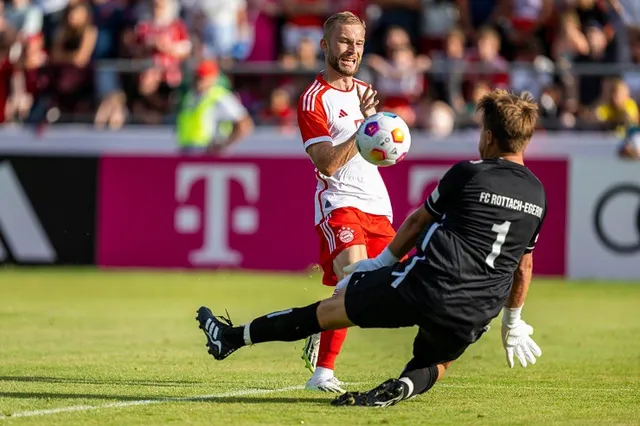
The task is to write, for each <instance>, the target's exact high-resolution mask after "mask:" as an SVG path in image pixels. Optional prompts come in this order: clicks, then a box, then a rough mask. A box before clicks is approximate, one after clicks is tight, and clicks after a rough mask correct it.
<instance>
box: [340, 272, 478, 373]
mask: <svg viewBox="0 0 640 426" xmlns="http://www.w3.org/2000/svg"><path fill="white" fill-rule="evenodd" d="M394 270H395V269H394V267H387V268H382V269H378V270H376V271H371V272H365V273H354V274H353V277H352V278H351V280H350V281H349V284H348V285H347V288H346V293H345V299H344V304H345V310H346V312H347V317H348V318H349V320H350V321H351V322H352V323H354V324H355V325H357V326H358V327H360V328H400V327H412V326H414V325H417V326H419V327H420V329H419V331H418V334H417V335H416V337H415V339H414V342H413V355H414V359H415V361H417V362H419V363H420V364H421V365H423V366H424V367H429V366H432V365H436V364H440V363H442V362H447V361H454V360H455V359H457V358H459V357H460V355H462V354H463V353H464V351H465V350H466V349H467V347H469V345H470V343H469V342H468V341H466V340H464V339H462V338H460V337H459V336H458V335H456V334H455V333H454V332H453V331H452V330H449V329H448V328H445V327H443V326H440V325H438V324H436V323H435V322H433V321H431V320H430V318H429V312H425V307H424V305H421V301H418V300H410V299H408V298H406V297H404V296H403V295H401V294H400V291H399V290H398V289H397V288H394V287H393V286H392V284H393V283H394V282H396V280H397V279H398V278H399V277H398V275H393V274H392V273H393V272H394ZM408 280H411V277H404V279H403V281H402V282H400V284H399V285H411V283H410V282H407V281H408Z"/></svg>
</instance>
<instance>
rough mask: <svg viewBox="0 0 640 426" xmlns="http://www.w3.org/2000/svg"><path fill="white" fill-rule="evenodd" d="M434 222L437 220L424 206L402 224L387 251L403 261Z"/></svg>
mask: <svg viewBox="0 0 640 426" xmlns="http://www.w3.org/2000/svg"><path fill="white" fill-rule="evenodd" d="M434 220H435V218H434V217H433V216H432V215H431V213H429V212H428V211H427V209H426V208H425V207H424V206H421V207H420V208H418V209H416V210H415V211H414V212H413V213H411V214H410V215H409V217H407V218H406V219H405V221H404V222H403V223H402V225H401V226H400V228H399V229H398V232H397V233H396V236H395V237H394V238H393V240H392V241H391V242H390V243H389V246H388V247H387V248H386V250H389V251H390V254H391V255H393V256H394V257H395V258H396V261H397V259H402V258H403V257H404V256H406V255H407V254H408V253H409V252H410V251H411V249H412V248H413V247H415V245H416V242H417V241H418V237H419V236H420V234H421V233H422V231H424V230H425V229H426V228H427V227H429V226H430V225H431V223H433V221H434ZM394 263H395V262H394Z"/></svg>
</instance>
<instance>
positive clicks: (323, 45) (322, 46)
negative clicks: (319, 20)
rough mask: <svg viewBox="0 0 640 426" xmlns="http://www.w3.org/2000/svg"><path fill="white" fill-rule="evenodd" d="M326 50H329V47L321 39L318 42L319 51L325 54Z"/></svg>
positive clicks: (325, 41)
mask: <svg viewBox="0 0 640 426" xmlns="http://www.w3.org/2000/svg"><path fill="white" fill-rule="evenodd" d="M328 48H329V45H328V44H327V40H325V39H324V37H322V39H321V40H320V49H322V51H323V52H324V53H327V49H328Z"/></svg>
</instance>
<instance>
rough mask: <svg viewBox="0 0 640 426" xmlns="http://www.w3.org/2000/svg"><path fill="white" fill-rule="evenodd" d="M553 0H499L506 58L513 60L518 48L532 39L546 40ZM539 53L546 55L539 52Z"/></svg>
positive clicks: (551, 15)
mask: <svg viewBox="0 0 640 426" xmlns="http://www.w3.org/2000/svg"><path fill="white" fill-rule="evenodd" d="M553 1H554V0H501V5H500V14H501V18H500V25H501V27H502V30H503V31H504V35H505V45H506V46H505V47H506V51H507V52H508V53H507V57H508V58H509V59H511V60H513V59H514V58H515V55H516V54H517V52H518V50H519V48H520V46H522V45H523V44H524V43H527V42H528V41H529V40H531V39H532V38H535V39H538V41H542V40H546V38H547V30H548V29H549V27H550V26H551V23H552V17H553ZM540 53H543V54H546V53H547V52H544V51H542V50H541V52H540Z"/></svg>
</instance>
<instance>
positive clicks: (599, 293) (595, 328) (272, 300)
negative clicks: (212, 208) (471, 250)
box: [0, 268, 640, 426]
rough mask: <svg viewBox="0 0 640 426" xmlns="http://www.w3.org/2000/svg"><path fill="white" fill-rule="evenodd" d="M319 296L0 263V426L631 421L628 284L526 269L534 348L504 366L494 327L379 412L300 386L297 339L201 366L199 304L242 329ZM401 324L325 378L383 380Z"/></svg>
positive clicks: (319, 291)
mask: <svg viewBox="0 0 640 426" xmlns="http://www.w3.org/2000/svg"><path fill="white" fill-rule="evenodd" d="M329 294H330V291H329V289H327V288H326V287H323V286H321V285H320V284H319V277H318V276H316V275H313V276H309V275H267V274H244V273H200V272H198V273H195V272H194V273H185V272H146V271H139V272H105V271H98V270H93V269H7V268H5V269H1V270H0V426H2V425H5V424H6V425H23V424H25V425H26V424H38V425H40V424H46V425H73V424H82V425H94V424H95V425H98V424H99V425H141V424H148V425H160V424H176V425H186V424H189V425H190V424H202V425H235V424H279V425H301V424H304V425H313V424H332V425H339V424H344V425H351V424H393V425H396V424H406V425H418V424H420V425H423V424H434V425H446V424H465V425H467V424H474V425H475V424H486V425H499V424H509V425H511V424H527V425H541V424H545V425H546V424H558V425H565V424H572V425H587V424H589V425H604V424H627V425H628V424H638V425H640V283H635V284H634V283H606V282H580V283H578V282H566V281H552V280H536V281H535V282H534V284H533V285H532V288H531V292H530V295H529V296H530V297H529V300H528V301H527V303H526V305H525V309H524V319H525V320H526V321H528V322H529V323H530V324H532V325H533V326H534V328H535V334H534V338H535V339H536V341H537V342H538V343H539V344H540V346H541V347H542V350H543V355H542V357H541V358H540V360H539V361H538V363H537V364H536V365H534V366H531V367H529V368H526V369H523V368H521V367H519V366H518V367H517V368H514V369H509V368H508V367H507V366H506V362H505V356H504V351H503V349H502V345H501V342H500V331H499V323H495V324H494V326H493V328H492V330H491V331H489V332H488V333H487V334H485V336H484V337H483V338H482V339H481V340H480V341H479V342H478V343H476V344H475V345H473V346H472V347H471V348H470V349H469V350H468V351H467V352H466V353H465V354H464V355H463V356H462V358H460V360H459V361H458V362H456V363H455V364H454V365H453V366H452V368H451V369H450V371H449V373H448V376H447V377H446V378H445V380H444V381H442V382H440V383H438V384H437V385H436V386H435V387H434V388H433V389H432V390H431V391H430V392H429V393H427V394H425V395H422V396H421V397H419V398H417V399H414V400H411V401H408V402H405V403H402V404H399V405H396V406H395V407H391V408H388V409H370V408H369V409H368V408H353V407H341V408H335V407H332V406H331V405H330V404H329V402H330V401H331V399H332V396H330V395H327V394H320V393H310V392H307V391H304V390H301V389H300V387H301V385H303V384H304V382H305V381H306V379H307V378H308V372H307V371H306V370H304V369H303V362H302V360H300V350H301V347H302V343H303V342H296V343H270V344H265V345H259V346H253V347H249V348H243V349H242V350H240V351H238V352H237V353H235V354H233V355H231V357H230V358H228V359H227V360H225V361H221V362H219V361H215V360H214V359H213V358H211V357H210V356H209V355H208V354H207V353H206V349H205V346H204V344H205V338H204V336H203V334H202V332H201V331H200V330H199V329H198V328H197V324H196V321H195V320H194V317H195V311H196V309H197V308H198V307H199V306H200V305H201V304H206V305H208V306H210V307H211V308H212V309H213V311H214V312H218V313H221V312H222V313H223V312H224V310H225V308H226V309H228V310H229V313H230V315H231V318H232V320H234V322H235V323H236V324H241V323H243V322H244V321H247V320H249V319H251V318H253V317H254V316H257V315H261V314H264V313H267V312H271V311H275V310H279V309H281V308H286V307H290V306H293V305H296V306H300V305H306V304H308V303H310V302H312V301H314V300H316V299H318V298H322V297H326V296H328V295H329ZM414 333H415V330H413V329H402V330H373V331H372V330H357V329H353V330H351V331H350V332H349V337H348V338H347V342H346V344H345V347H344V349H343V353H342V355H341V357H340V358H339V359H338V366H337V376H338V377H339V378H340V379H342V380H344V381H346V382H349V383H351V385H350V386H349V389H353V390H355V389H360V390H365V389H368V388H370V387H372V386H374V385H377V384H378V383H380V382H381V381H383V380H385V379H387V378H389V377H395V376H396V375H397V374H398V372H399V371H400V370H401V369H402V367H403V366H404V364H405V362H406V361H407V360H408V359H409V357H410V353H411V343H412V339H413V335H414Z"/></svg>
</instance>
